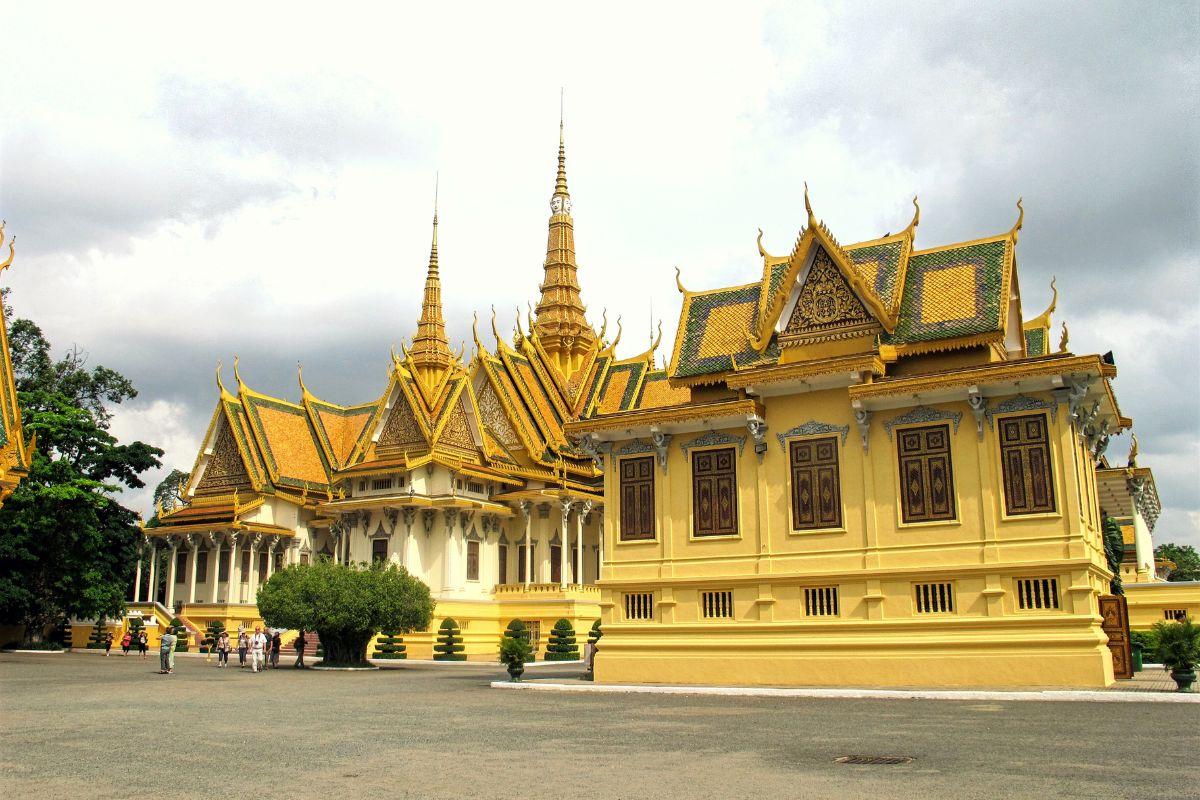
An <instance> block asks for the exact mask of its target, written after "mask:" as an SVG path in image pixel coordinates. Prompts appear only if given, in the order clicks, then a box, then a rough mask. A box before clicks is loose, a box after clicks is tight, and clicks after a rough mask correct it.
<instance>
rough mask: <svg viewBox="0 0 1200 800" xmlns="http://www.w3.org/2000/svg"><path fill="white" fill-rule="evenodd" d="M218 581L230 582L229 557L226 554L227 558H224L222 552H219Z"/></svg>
mask: <svg viewBox="0 0 1200 800" xmlns="http://www.w3.org/2000/svg"><path fill="white" fill-rule="evenodd" d="M217 580H218V581H227V580H229V556H228V554H226V555H225V557H224V558H222V557H221V552H220V551H218V552H217Z"/></svg>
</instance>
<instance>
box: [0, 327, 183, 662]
mask: <svg viewBox="0 0 1200 800" xmlns="http://www.w3.org/2000/svg"><path fill="white" fill-rule="evenodd" d="M9 337H10V338H9V347H10V350H11V353H12V360H13V369H14V377H15V379H16V384H17V390H18V400H19V403H20V406H21V409H22V418H23V425H24V428H25V432H26V435H28V434H36V435H37V447H36V449H35V450H34V452H33V454H32V456H33V457H32V464H31V465H30V470H29V477H28V478H27V479H26V480H25V481H23V482H22V483H21V484H20V485H19V486H18V487H17V488H16V490H15V491H14V492H13V495H12V497H10V498H9V499H8V501H7V502H6V503H5V504H4V507H3V508H0V531H3V535H0V622H7V623H16V624H21V625H24V626H25V636H26V640H27V641H30V642H36V641H39V640H40V639H41V635H42V632H43V630H44V629H45V627H46V626H47V625H48V624H51V623H53V622H54V621H56V620H58V619H60V618H61V617H63V616H73V617H85V618H101V617H109V618H115V617H119V616H120V615H121V614H122V612H123V611H124V607H125V595H126V592H127V591H128V588H129V583H130V580H131V578H132V575H133V570H134V564H135V562H136V561H137V556H138V548H139V538H140V531H139V530H138V526H137V515H136V514H135V513H134V512H133V511H131V510H129V509H127V508H125V507H124V506H122V505H121V504H120V503H118V502H117V500H116V496H117V494H118V493H119V492H120V491H122V489H123V488H124V487H128V488H141V487H142V486H144V485H145V484H144V483H143V482H142V480H141V478H140V477H139V476H140V475H141V474H142V473H144V472H145V471H146V470H149V469H152V468H155V467H158V466H160V464H159V460H158V457H159V456H161V455H162V453H163V451H162V450H160V449H158V448H157V447H152V446H150V445H148V444H145V443H144V442H133V443H131V444H127V445H126V444H120V443H118V441H117V439H116V437H114V436H112V435H111V434H110V433H109V432H108V424H109V421H110V420H111V416H112V415H111V410H110V404H114V403H120V402H122V401H123V400H126V399H128V398H131V397H134V396H136V394H137V393H136V391H135V390H134V388H133V386H132V384H131V383H130V382H129V381H128V380H127V379H126V378H125V377H123V376H122V375H120V374H119V373H117V372H115V371H113V370H111V369H108V368H106V367H102V366H97V367H95V368H92V369H88V368H87V355H86V353H83V352H82V351H80V350H79V349H78V348H74V349H72V350H71V351H69V352H68V353H67V354H66V355H65V356H64V357H63V358H61V359H60V360H58V361H54V360H52V358H51V356H50V344H49V342H47V341H46V339H45V337H44V336H43V335H42V332H41V330H40V329H39V328H38V327H37V325H35V324H34V323H32V322H30V321H29V320H21V319H18V320H14V321H13V322H12V324H11V327H10V333H9Z"/></svg>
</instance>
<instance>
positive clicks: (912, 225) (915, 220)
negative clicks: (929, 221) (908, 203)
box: [908, 194, 921, 231]
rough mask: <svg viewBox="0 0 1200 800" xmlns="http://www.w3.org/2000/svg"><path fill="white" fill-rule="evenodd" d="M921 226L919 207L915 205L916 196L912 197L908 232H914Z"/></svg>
mask: <svg viewBox="0 0 1200 800" xmlns="http://www.w3.org/2000/svg"><path fill="white" fill-rule="evenodd" d="M920 224H921V206H920V205H919V204H918V203H917V196H916V195H915V194H914V195H913V218H912V222H910V223H908V230H909V231H912V230H914V229H915V228H916V227H917V226H918V225H920Z"/></svg>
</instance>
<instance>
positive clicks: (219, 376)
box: [217, 361, 229, 396]
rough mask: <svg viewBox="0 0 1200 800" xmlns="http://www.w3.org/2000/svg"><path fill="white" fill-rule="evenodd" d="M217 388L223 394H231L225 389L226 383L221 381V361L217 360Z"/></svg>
mask: <svg viewBox="0 0 1200 800" xmlns="http://www.w3.org/2000/svg"><path fill="white" fill-rule="evenodd" d="M217 389H218V390H220V392H221V395H222V396H224V395H227V394H229V392H228V391H227V390H226V389H225V384H224V383H222V382H221V362H220V361H218V362H217Z"/></svg>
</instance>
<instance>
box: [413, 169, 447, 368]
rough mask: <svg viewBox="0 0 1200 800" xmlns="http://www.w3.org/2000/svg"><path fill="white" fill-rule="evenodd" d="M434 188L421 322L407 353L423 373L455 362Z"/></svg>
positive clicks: (418, 323)
mask: <svg viewBox="0 0 1200 800" xmlns="http://www.w3.org/2000/svg"><path fill="white" fill-rule="evenodd" d="M437 226H438V215H437V188H436V185H435V188H434V193H433V243H432V244H431V245H430V247H429V271H428V273H427V274H426V276H425V296H424V298H423V299H422V301H421V318H420V319H419V320H417V334H416V335H415V336H413V346H412V349H411V350H410V351H409V352H410V354H411V355H412V364H413V366H415V367H416V368H417V369H419V370H421V371H422V372H427V371H428V372H434V371H440V370H442V369H444V368H445V367H448V366H449V365H450V363H451V362H452V361H453V360H454V357H453V355H451V353H450V343H449V341H448V340H447V339H446V322H445V320H444V319H442V281H441V278H440V277H439V276H438V252H437Z"/></svg>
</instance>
